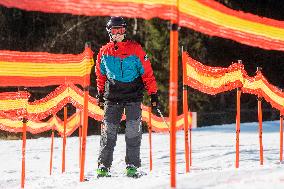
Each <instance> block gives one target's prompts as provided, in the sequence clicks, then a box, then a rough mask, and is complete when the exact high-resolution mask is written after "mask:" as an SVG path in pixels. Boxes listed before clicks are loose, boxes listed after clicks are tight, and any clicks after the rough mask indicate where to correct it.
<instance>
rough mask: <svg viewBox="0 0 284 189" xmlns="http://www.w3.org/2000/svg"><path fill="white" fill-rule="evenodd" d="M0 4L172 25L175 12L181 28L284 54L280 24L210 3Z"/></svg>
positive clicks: (66, 0)
mask: <svg viewBox="0 0 284 189" xmlns="http://www.w3.org/2000/svg"><path fill="white" fill-rule="evenodd" d="M177 2H178V3H179V4H178V5H177V4H176V3H177ZM0 4H1V5H4V6H6V7H15V8H20V9H25V10H29V11H42V12H53V13H71V14H76V15H87V16H108V15H119V16H127V17H141V18H144V19H150V18H153V17H159V18H161V19H165V20H172V21H176V20H177V18H178V17H177V10H178V12H179V24H180V26H185V27H188V28H191V29H193V30H197V31H199V32H202V33H205V34H208V35H213V36H218V37H223V38H228V39H232V40H235V41H237V42H239V43H243V44H246V45H251V46H256V47H260V48H264V49H272V50H281V51H283V50H284V22H283V21H277V20H273V19H269V18H264V17H260V16H256V15H253V14H249V13H244V12H241V11H235V10H232V9H229V8H227V7H225V6H224V5H222V4H220V3H218V2H215V1H213V0H180V1H175V0H164V1H160V0H127V1H126V0H96V1H94V0H84V1H78V0H34V1H29V0H13V1H11V0H0Z"/></svg>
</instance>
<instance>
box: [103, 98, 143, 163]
mask: <svg viewBox="0 0 284 189" xmlns="http://www.w3.org/2000/svg"><path fill="white" fill-rule="evenodd" d="M124 109H125V114H126V128H125V142H126V156H125V163H126V164H132V165H134V166H136V167H140V166H141V160H140V145H141V138H142V123H141V114H142V110H141V102H126V103H114V102H106V103H105V107H104V120H103V125H102V129H101V140H100V154H99V158H98V164H99V165H101V164H103V165H104V166H105V167H107V168H110V167H111V165H112V161H113V151H114V147H115V146H116V140H117V132H118V129H119V126H120V121H121V117H122V114H123V111H124Z"/></svg>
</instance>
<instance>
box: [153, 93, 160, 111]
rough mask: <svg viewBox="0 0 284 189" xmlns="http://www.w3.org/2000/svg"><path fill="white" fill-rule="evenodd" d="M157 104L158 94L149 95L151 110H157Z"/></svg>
mask: <svg viewBox="0 0 284 189" xmlns="http://www.w3.org/2000/svg"><path fill="white" fill-rule="evenodd" d="M158 104H159V98H158V94H157V93H155V94H151V106H152V108H157V107H158Z"/></svg>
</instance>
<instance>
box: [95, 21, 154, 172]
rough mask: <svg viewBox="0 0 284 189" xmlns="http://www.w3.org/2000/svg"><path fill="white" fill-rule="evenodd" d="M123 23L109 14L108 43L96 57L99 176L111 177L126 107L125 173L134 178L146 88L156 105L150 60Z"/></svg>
mask: <svg viewBox="0 0 284 189" xmlns="http://www.w3.org/2000/svg"><path fill="white" fill-rule="evenodd" d="M126 28H127V25H126V22H125V21H124V19H123V18H122V17H111V18H110V20H109V21H108V22H107V24H106V30H107V32H108V35H109V37H110V42H108V43H107V44H106V45H104V46H102V47H101V49H100V51H99V53H98V55H97V60H96V76H97V79H96V81H97V89H98V95H97V100H98V104H99V106H100V107H101V108H102V109H104V119H103V125H102V130H101V139H100V154H99V158H98V169H97V175H98V177H105V176H106V177H107V176H110V173H109V171H110V167H111V165H112V161H113V151H114V147H115V145H116V140H117V131H118V128H119V124H120V120H121V117H122V114H123V112H124V109H125V114H126V129H125V141H126V156H125V163H126V175H127V176H129V177H136V176H137V174H138V172H137V168H139V167H140V166H141V160H140V145H141V138H142V128H141V127H142V125H141V124H142V123H141V114H142V110H141V102H142V99H143V91H144V88H146V90H147V92H148V94H149V95H150V96H151V105H152V106H153V107H155V106H157V104H158V95H157V84H156V80H155V77H154V74H153V70H152V67H151V63H150V61H149V59H148V57H147V55H146V53H145V52H144V51H143V49H142V47H141V46H140V45H139V44H138V43H137V42H134V41H131V40H126V39H125V36H126Z"/></svg>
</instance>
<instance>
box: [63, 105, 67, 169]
mask: <svg viewBox="0 0 284 189" xmlns="http://www.w3.org/2000/svg"><path fill="white" fill-rule="evenodd" d="M66 124H67V107H66V106H65V107H64V130H63V149H62V173H64V172H65V150H66Z"/></svg>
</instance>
